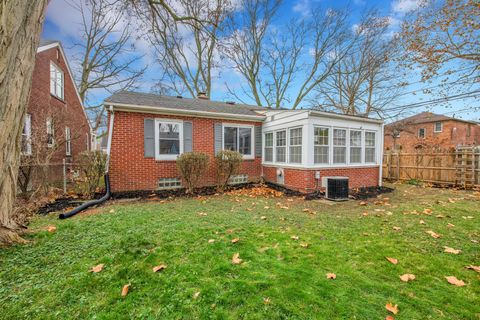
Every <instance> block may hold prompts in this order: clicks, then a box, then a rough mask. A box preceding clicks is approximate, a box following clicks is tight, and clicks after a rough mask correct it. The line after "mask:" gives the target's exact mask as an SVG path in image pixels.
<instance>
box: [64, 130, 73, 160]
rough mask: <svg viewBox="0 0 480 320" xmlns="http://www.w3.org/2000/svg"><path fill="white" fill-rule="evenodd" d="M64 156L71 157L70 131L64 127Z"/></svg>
mask: <svg viewBox="0 0 480 320" xmlns="http://www.w3.org/2000/svg"><path fill="white" fill-rule="evenodd" d="M65 155H67V156H71V155H72V131H71V130H70V128H69V127H65Z"/></svg>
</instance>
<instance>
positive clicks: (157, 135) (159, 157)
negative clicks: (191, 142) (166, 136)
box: [154, 119, 183, 161]
mask: <svg viewBox="0 0 480 320" xmlns="http://www.w3.org/2000/svg"><path fill="white" fill-rule="evenodd" d="M160 123H168V124H178V125H179V137H178V139H179V145H180V151H179V153H178V154H160V130H159V127H158V126H159V124H160ZM154 131H155V160H159V161H163V160H168V161H175V160H177V158H178V156H179V155H181V154H182V153H183V121H182V120H175V119H155V130H154Z"/></svg>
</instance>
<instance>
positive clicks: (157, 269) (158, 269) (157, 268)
mask: <svg viewBox="0 0 480 320" xmlns="http://www.w3.org/2000/svg"><path fill="white" fill-rule="evenodd" d="M164 269H167V266H166V265H164V264H161V265H158V266H155V267H153V268H152V270H153V272H158V271H162V270H164Z"/></svg>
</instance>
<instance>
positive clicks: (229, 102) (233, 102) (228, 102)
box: [226, 101, 235, 105]
mask: <svg viewBox="0 0 480 320" xmlns="http://www.w3.org/2000/svg"><path fill="white" fill-rule="evenodd" d="M226 103H227V104H231V105H234V104H235V101H227V102H226Z"/></svg>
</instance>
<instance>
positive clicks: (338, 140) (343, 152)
mask: <svg viewBox="0 0 480 320" xmlns="http://www.w3.org/2000/svg"><path fill="white" fill-rule="evenodd" d="M333 163H347V130H345V129H333Z"/></svg>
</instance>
